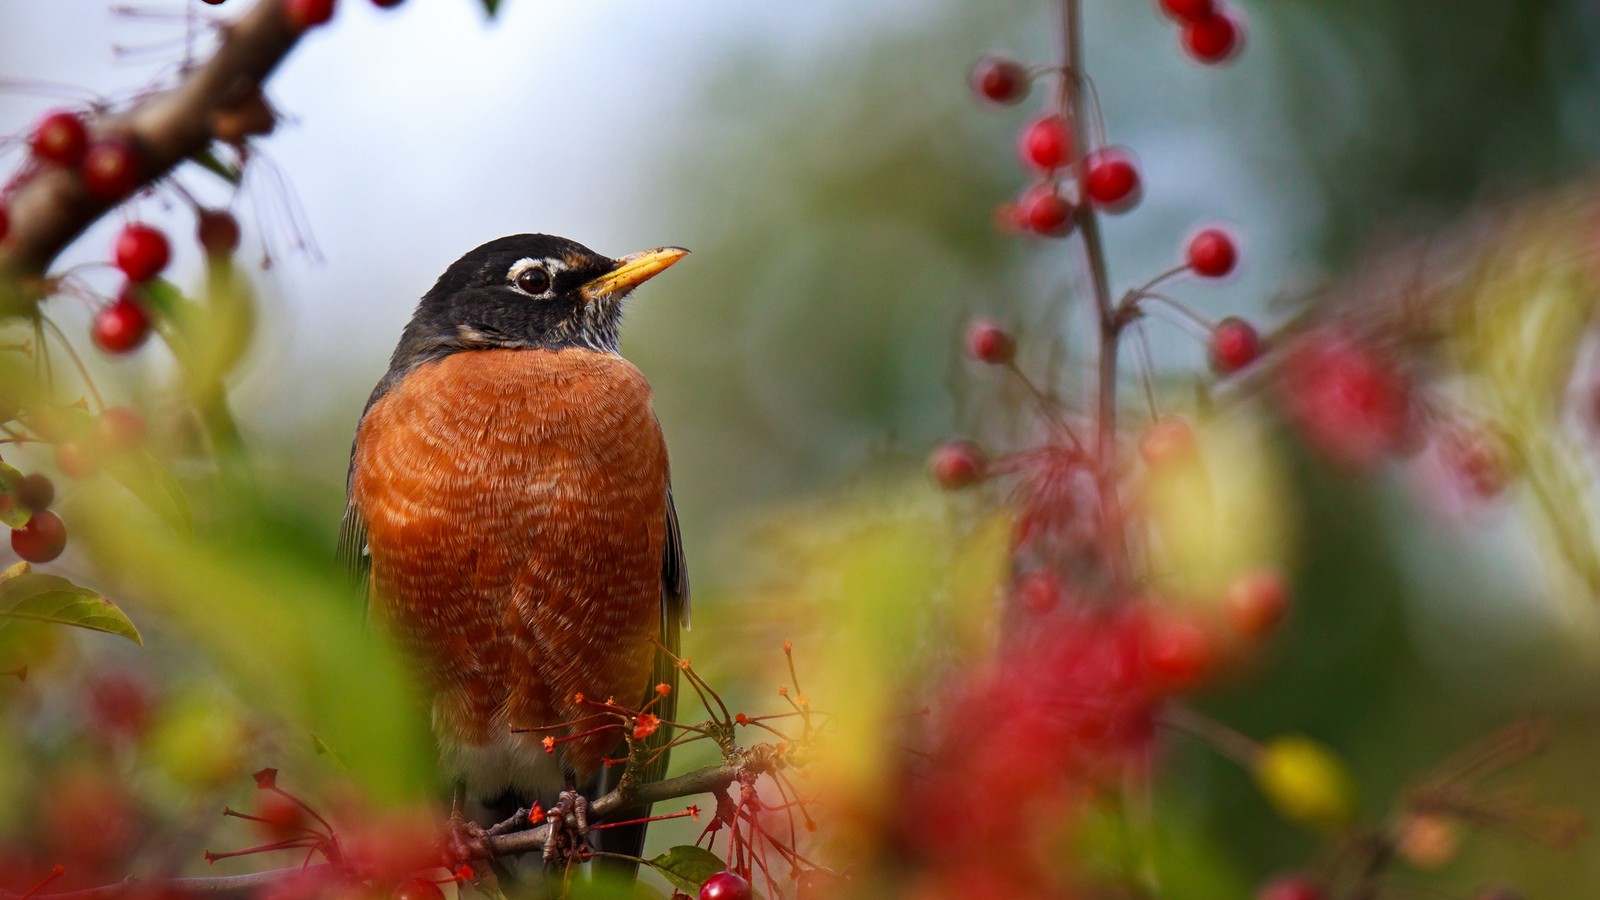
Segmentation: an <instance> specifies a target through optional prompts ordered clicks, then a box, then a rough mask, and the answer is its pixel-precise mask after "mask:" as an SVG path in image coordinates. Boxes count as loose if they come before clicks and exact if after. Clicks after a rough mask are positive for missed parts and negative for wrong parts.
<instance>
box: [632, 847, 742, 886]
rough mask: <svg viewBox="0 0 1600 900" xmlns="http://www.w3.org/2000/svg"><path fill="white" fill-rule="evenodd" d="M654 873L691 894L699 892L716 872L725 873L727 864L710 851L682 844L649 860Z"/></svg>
mask: <svg viewBox="0 0 1600 900" xmlns="http://www.w3.org/2000/svg"><path fill="white" fill-rule="evenodd" d="M650 865H652V866H654V867H655V869H656V871H658V872H660V873H661V874H662V875H664V876H666V879H667V880H668V881H670V882H672V884H673V886H674V887H676V888H678V889H679V890H682V891H688V892H689V893H691V894H697V893H699V892H700V886H701V885H702V884H705V882H706V879H707V878H710V877H711V876H713V875H715V874H717V873H718V872H724V871H727V868H728V864H727V863H725V862H723V861H722V859H721V858H720V857H718V856H717V855H716V854H715V853H712V852H711V851H710V850H703V849H701V848H699V847H694V846H690V845H688V844H684V845H681V846H677V847H673V848H672V849H671V850H668V851H667V852H665V853H663V854H661V855H660V856H657V857H656V858H655V859H652V860H650Z"/></svg>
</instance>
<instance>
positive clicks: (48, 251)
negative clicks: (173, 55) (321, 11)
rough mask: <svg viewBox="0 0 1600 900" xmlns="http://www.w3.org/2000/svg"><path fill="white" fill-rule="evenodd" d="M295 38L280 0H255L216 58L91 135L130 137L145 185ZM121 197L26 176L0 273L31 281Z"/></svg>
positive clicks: (228, 29) (195, 142)
mask: <svg viewBox="0 0 1600 900" xmlns="http://www.w3.org/2000/svg"><path fill="white" fill-rule="evenodd" d="M299 39H300V32H297V31H295V30H294V29H293V28H292V27H291V25H290V24H289V20H288V18H287V17H286V16H285V14H284V9H283V4H282V3H281V2H280V0H260V2H258V3H257V4H256V5H255V6H254V7H253V8H252V9H251V10H250V11H249V12H247V13H246V14H245V15H244V16H243V17H242V18H240V19H239V20H237V21H236V22H233V23H231V24H228V25H225V26H223V39H222V44H221V46H219V47H218V48H217V51H216V53H215V54H213V55H212V57H211V58H210V59H209V60H207V61H206V62H204V63H202V64H200V65H199V66H196V67H195V68H193V69H191V70H189V71H188V72H187V73H185V75H184V76H183V79H182V80H181V81H180V82H179V83H178V84H177V85H176V86H174V87H172V88H170V89H168V90H165V91H160V92H158V93H154V94H151V95H149V96H147V97H145V98H143V99H142V100H140V101H139V102H138V103H136V104H134V106H133V107H132V108H131V109H128V110H126V111H123V112H108V113H106V114H104V115H101V116H98V117H95V118H92V119H91V120H90V121H89V122H88V125H89V130H90V133H91V135H93V136H103V135H110V134H118V135H124V136H126V137H128V138H131V139H132V140H133V142H134V144H135V146H136V147H137V148H138V150H139V160H140V166H141V175H142V179H141V182H140V184H141V186H143V185H148V184H150V183H151V182H154V181H156V180H158V179H160V178H162V177H164V176H165V175H166V174H167V173H168V172H170V171H172V169H173V168H174V167H176V166H177V165H179V164H180V163H182V162H183V161H184V160H186V159H189V158H190V157H192V156H194V155H195V154H197V153H199V152H201V151H203V150H205V149H206V148H207V147H208V146H210V144H211V142H212V140H213V138H214V135H213V133H212V124H211V123H212V117H213V115H214V114H216V113H220V112H224V111H226V110H229V109H232V108H235V107H237V106H238V105H239V104H240V103H241V102H243V101H245V100H246V99H248V98H249V97H251V96H252V95H253V94H254V93H255V92H256V91H257V90H259V89H260V87H261V85H262V84H263V83H264V82H265V81H266V79H267V76H269V75H270V74H271V73H272V71H273V69H275V68H277V66H278V63H280V62H282V61H283V58H284V57H285V56H287V55H288V53H289V51H290V50H291V49H293V48H294V46H295V44H296V43H297V42H298V41H299ZM124 199H126V198H118V199H113V200H106V199H99V198H96V197H92V196H90V195H89V193H88V192H87V191H86V190H84V186H83V181H82V179H81V178H80V177H79V174H78V172H77V171H76V170H74V169H65V168H56V167H45V168H41V169H40V170H38V171H37V172H35V173H32V174H31V175H28V176H25V180H24V181H23V183H22V184H21V185H19V186H18V187H17V189H16V190H15V192H13V193H12V195H11V197H10V199H9V200H8V202H7V207H8V209H9V212H10V219H11V223H12V224H11V233H10V236H9V237H8V239H7V240H6V241H5V242H4V243H0V273H3V274H4V275H6V276H9V279H14V280H17V281H21V282H24V283H26V282H34V283H37V280H38V279H39V278H41V277H42V276H43V275H44V274H45V272H46V271H47V270H48V269H49V268H50V265H51V263H52V262H54V261H55V258H56V256H57V255H59V254H60V253H61V251H62V250H63V249H65V248H66V246H67V245H68V244H70V243H72V242H73V241H74V240H76V239H77V237H78V236H79V235H80V234H82V233H83V232H84V230H85V229H87V228H88V227H89V226H90V225H92V224H94V222H95V221H96V220H98V219H99V218H100V217H101V216H103V215H105V214H106V213H107V212H109V211H110V210H112V209H114V208H116V207H117V206H118V205H119V204H120V203H121V202H122V201H123V200H124Z"/></svg>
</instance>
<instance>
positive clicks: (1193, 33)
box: [1183, 11, 1244, 65]
mask: <svg viewBox="0 0 1600 900" xmlns="http://www.w3.org/2000/svg"><path fill="white" fill-rule="evenodd" d="M1243 46H1244V26H1243V25H1241V24H1240V22H1239V20H1238V19H1236V18H1234V16H1233V14H1232V13H1229V12H1224V11H1218V12H1216V13H1214V14H1212V15H1210V16H1206V17H1205V18H1201V19H1194V20H1192V21H1188V22H1185V23H1184V25H1183V49H1185V50H1187V51H1188V52H1189V55H1190V56H1192V57H1194V58H1195V59H1197V60H1199V61H1200V62H1203V63H1205V64H1206V65H1215V64H1217V63H1223V62H1227V61H1228V60H1230V59H1233V57H1234V56H1236V55H1237V54H1238V53H1239V48H1241V47H1243Z"/></svg>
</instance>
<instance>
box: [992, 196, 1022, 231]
mask: <svg viewBox="0 0 1600 900" xmlns="http://www.w3.org/2000/svg"><path fill="white" fill-rule="evenodd" d="M994 230H995V231H998V232H1000V233H1001V234H1020V233H1021V232H1024V231H1029V230H1031V229H1030V228H1029V227H1028V217H1027V216H1025V215H1023V212H1022V204H1021V203H1010V202H1008V203H1001V204H998V205H997V206H995V208H994Z"/></svg>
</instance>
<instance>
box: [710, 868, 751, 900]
mask: <svg viewBox="0 0 1600 900" xmlns="http://www.w3.org/2000/svg"><path fill="white" fill-rule="evenodd" d="M753 896H755V894H754V892H753V891H752V890H751V889H750V882H748V881H746V880H744V879H743V878H741V877H740V876H738V875H735V874H734V873H732V872H718V873H717V874H715V875H713V876H711V877H710V878H707V879H706V880H705V883H704V884H702V885H700V900H750V898H751V897H753Z"/></svg>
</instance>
